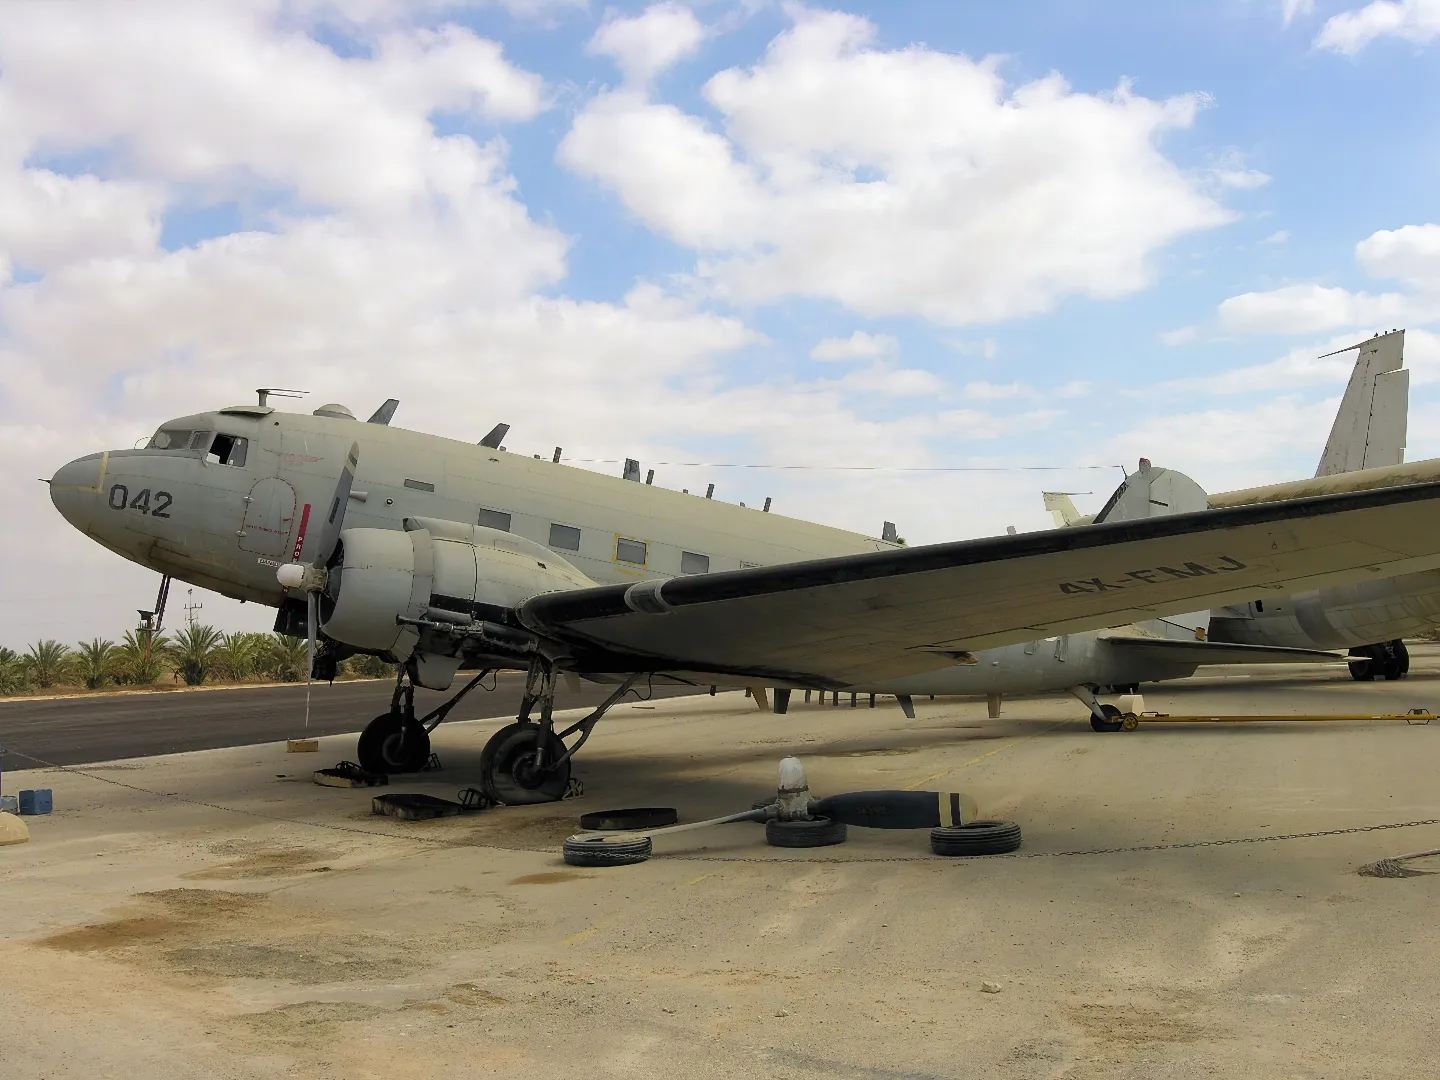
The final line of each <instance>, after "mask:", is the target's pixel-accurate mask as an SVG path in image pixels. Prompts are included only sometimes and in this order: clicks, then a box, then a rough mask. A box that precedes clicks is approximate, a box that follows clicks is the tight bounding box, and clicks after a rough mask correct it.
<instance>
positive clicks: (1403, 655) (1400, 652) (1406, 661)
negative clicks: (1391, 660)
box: [1390, 638, 1410, 679]
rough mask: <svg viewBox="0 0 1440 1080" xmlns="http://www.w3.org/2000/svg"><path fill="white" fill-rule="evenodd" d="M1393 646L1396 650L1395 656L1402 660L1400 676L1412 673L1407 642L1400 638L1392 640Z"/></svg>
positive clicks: (1403, 676)
mask: <svg viewBox="0 0 1440 1080" xmlns="http://www.w3.org/2000/svg"><path fill="white" fill-rule="evenodd" d="M1390 644H1391V646H1392V647H1393V648H1394V650H1395V657H1396V659H1397V660H1399V661H1400V678H1402V679H1403V678H1405V676H1406V675H1409V674H1410V650H1409V649H1407V648H1406V647H1405V642H1403V641H1401V640H1400V639H1399V638H1397V639H1395V640H1394V641H1392V642H1391V643H1390Z"/></svg>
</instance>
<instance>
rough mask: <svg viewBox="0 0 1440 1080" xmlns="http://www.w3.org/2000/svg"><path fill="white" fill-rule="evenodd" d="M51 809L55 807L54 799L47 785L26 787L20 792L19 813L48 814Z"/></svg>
mask: <svg viewBox="0 0 1440 1080" xmlns="http://www.w3.org/2000/svg"><path fill="white" fill-rule="evenodd" d="M53 809H55V800H54V797H53V796H52V795H51V794H50V789H49V788H48V787H46V788H26V789H25V790H24V791H22V792H20V813H22V814H48V813H50V811H51V810H53Z"/></svg>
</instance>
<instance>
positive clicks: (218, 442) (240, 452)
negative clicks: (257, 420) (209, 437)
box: [197, 433, 250, 466]
mask: <svg viewBox="0 0 1440 1080" xmlns="http://www.w3.org/2000/svg"><path fill="white" fill-rule="evenodd" d="M197 434H199V433H197ZM249 441H250V440H248V439H242V438H240V437H239V436H238V435H225V434H223V433H222V434H220V435H216V436H215V441H214V442H212V443H211V444H210V452H209V453H208V454H206V455H205V460H206V461H208V462H210V464H212V465H235V466H241V465H244V464H245V449H246V446H247V445H248V444H249Z"/></svg>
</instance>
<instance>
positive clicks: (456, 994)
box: [441, 982, 509, 1007]
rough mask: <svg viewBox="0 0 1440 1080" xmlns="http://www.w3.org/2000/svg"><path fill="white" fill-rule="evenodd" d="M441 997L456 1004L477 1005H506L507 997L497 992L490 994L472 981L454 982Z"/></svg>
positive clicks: (507, 1002)
mask: <svg viewBox="0 0 1440 1080" xmlns="http://www.w3.org/2000/svg"><path fill="white" fill-rule="evenodd" d="M441 996H442V997H444V998H445V1000H447V1001H453V1002H454V1003H455V1004H456V1005H468V1006H472V1007H479V1006H483V1005H507V1004H509V1001H508V999H506V998H503V997H501V996H500V995H499V994H492V993H491V992H490V991H489V990H486V989H485V988H484V987H482V986H476V985H475V984H474V983H468V982H466V983H456V984H455V985H454V986H452V987H450V989H448V990H446V991H445V993H444V994H443V995H441Z"/></svg>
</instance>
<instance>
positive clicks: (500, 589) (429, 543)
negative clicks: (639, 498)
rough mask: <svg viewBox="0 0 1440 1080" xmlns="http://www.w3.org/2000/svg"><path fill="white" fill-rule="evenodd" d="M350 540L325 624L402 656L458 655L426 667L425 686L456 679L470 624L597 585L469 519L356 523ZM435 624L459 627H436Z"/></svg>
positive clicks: (334, 572)
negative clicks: (399, 527) (400, 527)
mask: <svg viewBox="0 0 1440 1080" xmlns="http://www.w3.org/2000/svg"><path fill="white" fill-rule="evenodd" d="M340 544H341V552H340V558H339V560H338V561H337V562H336V563H335V564H334V565H332V566H331V568H330V570H329V573H328V575H327V578H328V580H327V582H326V586H325V590H324V593H323V595H322V597H321V603H320V628H321V629H322V630H323V631H324V632H325V634H326V635H327V636H328V637H331V638H334V639H335V640H336V641H340V642H343V643H345V644H347V645H350V646H353V647H354V648H357V649H363V650H366V651H369V652H388V653H390V654H391V655H393V656H394V657H395V658H396V659H397V660H400V661H404V660H406V659H408V658H409V657H410V656H411V655H412V654H416V653H418V654H421V656H420V657H419V658H420V659H427V660H428V659H429V658H432V657H433V658H434V659H436V660H438V659H440V658H441V657H452V658H455V659H454V660H453V662H450V663H444V662H441V663H428V662H427V663H425V664H422V665H421V667H422V668H429V669H432V672H433V674H432V675H431V677H428V678H424V679H423V681H422V682H421V684H422V685H425V686H432V688H434V689H445V688H446V687H448V686H449V684H450V679H451V678H452V677H453V675H454V672H455V669H456V668H457V667H458V664H459V661H458V657H459V653H460V651H461V650H462V648H463V642H464V634H463V632H462V631H463V629H464V628H465V627H468V626H477V625H479V624H481V623H483V622H487V621H492V622H497V623H503V622H504V621H505V616H506V613H507V612H509V611H513V610H514V609H515V608H516V607H518V606H519V605H520V603H521V602H522V601H524V600H525V599H527V598H528V597H531V596H536V595H539V594H541V593H550V592H560V591H563V590H568V589H583V588H588V587H590V586H592V585H594V584H595V582H593V581H591V580H590V579H589V578H588V577H586V576H585V575H584V574H582V573H581V572H580V571H579V570H577V569H575V567H574V566H572V565H570V563H568V562H566V561H565V560H564V559H562V558H561V557H560V556H558V555H556V554H555V553H554V552H553V551H551V550H550V549H549V548H545V547H541V546H540V545H539V544H536V543H535V542H533V541H530V540H526V539H524V538H523V537H520V536H516V535H515V534H513V533H507V532H500V531H499V530H496V529H487V528H484V527H483V526H479V525H466V524H464V523H463V522H456V521H441V520H438V519H431V518H406V519H405V531H404V532H400V531H396V530H393V529H346V530H345V531H344V532H342V533H341V534H340ZM417 624H419V625H417ZM426 625H430V626H433V627H436V628H437V629H438V628H440V627H454V628H455V632H454V633H427V632H426ZM447 669H448V670H447ZM436 682H440V683H443V685H439V686H434V685H433V684H434V683H436Z"/></svg>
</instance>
